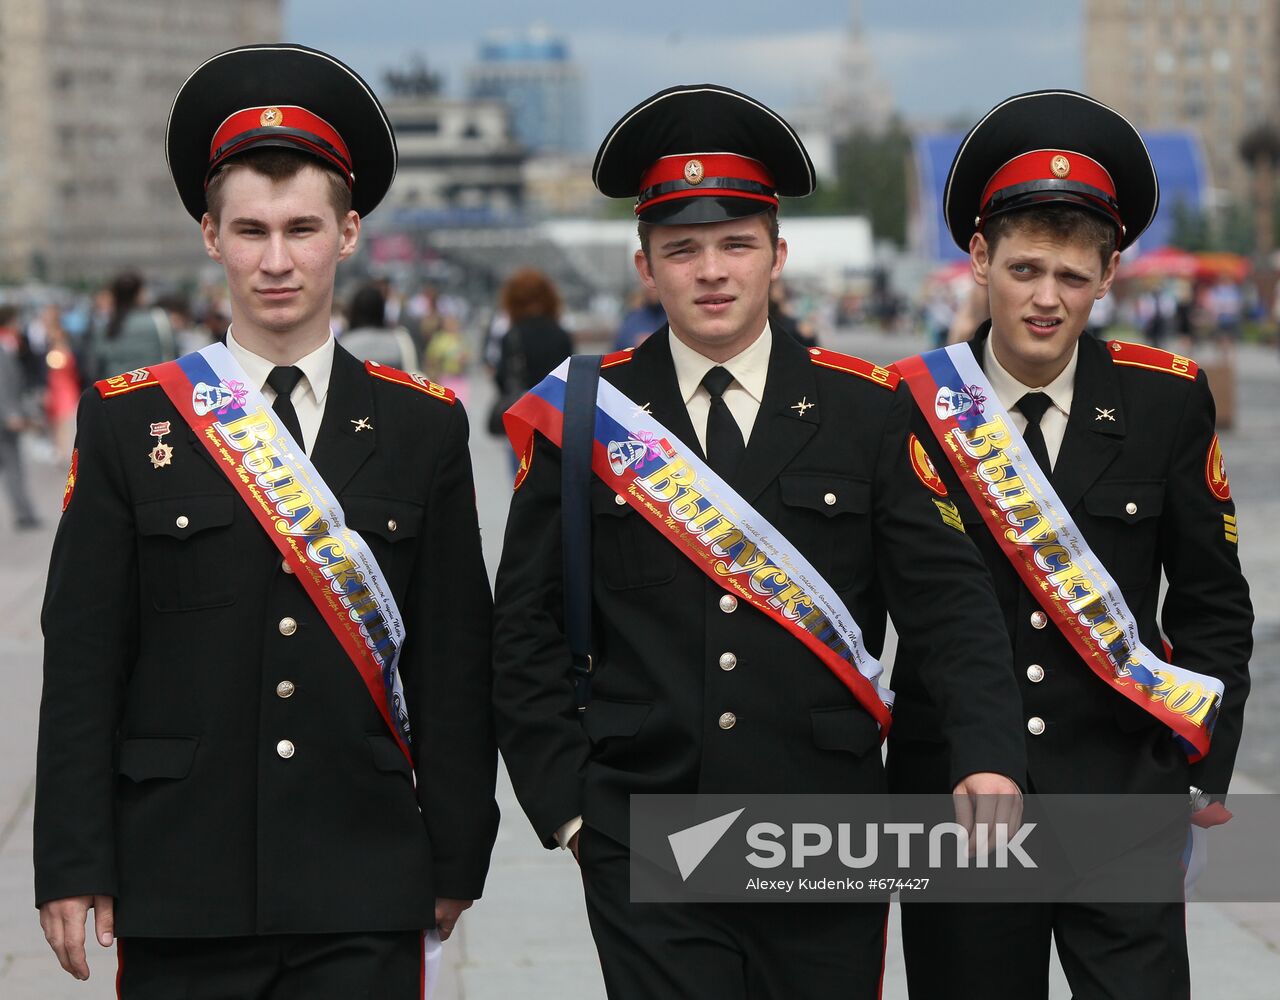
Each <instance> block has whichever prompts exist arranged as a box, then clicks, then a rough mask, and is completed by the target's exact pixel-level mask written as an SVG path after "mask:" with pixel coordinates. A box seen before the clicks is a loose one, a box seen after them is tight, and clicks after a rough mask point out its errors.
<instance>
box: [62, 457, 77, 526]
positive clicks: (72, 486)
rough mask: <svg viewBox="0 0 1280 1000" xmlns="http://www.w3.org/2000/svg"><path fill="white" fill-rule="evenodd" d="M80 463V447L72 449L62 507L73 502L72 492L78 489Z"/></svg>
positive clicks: (63, 489)
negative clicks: (77, 476) (77, 470)
mask: <svg viewBox="0 0 1280 1000" xmlns="http://www.w3.org/2000/svg"><path fill="white" fill-rule="evenodd" d="M79 465H80V449H79V448H72V449H71V468H69V469H68V470H67V485H66V486H64V487H63V488H62V509H63V510H64V511H65V510H66V509H67V504H69V503H71V494H72V493H74V492H75V491H76V468H77V467H78V466H79Z"/></svg>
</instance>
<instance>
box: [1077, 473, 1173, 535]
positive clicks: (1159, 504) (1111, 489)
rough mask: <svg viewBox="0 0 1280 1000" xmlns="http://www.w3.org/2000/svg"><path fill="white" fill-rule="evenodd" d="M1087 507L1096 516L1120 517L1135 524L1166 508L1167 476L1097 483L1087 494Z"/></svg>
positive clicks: (1156, 514)
mask: <svg viewBox="0 0 1280 1000" xmlns="http://www.w3.org/2000/svg"><path fill="white" fill-rule="evenodd" d="M1084 509H1085V510H1087V511H1088V512H1089V513H1090V514H1093V515H1094V516H1095V517H1118V518H1120V519H1121V520H1122V521H1124V522H1125V523H1126V524H1136V523H1137V522H1138V521H1143V520H1146V519H1147V518H1149V517H1158V516H1159V515H1160V513H1161V512H1162V511H1163V510H1164V480H1163V479H1156V480H1150V479H1148V480H1141V481H1138V480H1131V481H1128V482H1125V481H1116V482H1109V483H1096V484H1094V486H1093V488H1092V489H1090V490H1089V492H1088V493H1086V494H1085V496H1084Z"/></svg>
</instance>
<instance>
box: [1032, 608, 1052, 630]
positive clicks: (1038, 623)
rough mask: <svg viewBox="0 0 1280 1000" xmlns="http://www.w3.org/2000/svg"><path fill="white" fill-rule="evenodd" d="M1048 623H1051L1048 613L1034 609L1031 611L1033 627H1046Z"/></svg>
mask: <svg viewBox="0 0 1280 1000" xmlns="http://www.w3.org/2000/svg"><path fill="white" fill-rule="evenodd" d="M1048 624H1049V616H1048V615H1046V614H1045V613H1044V612H1043V611H1033V612H1032V613H1031V627H1032V628H1044V627H1045V626H1046V625H1048Z"/></svg>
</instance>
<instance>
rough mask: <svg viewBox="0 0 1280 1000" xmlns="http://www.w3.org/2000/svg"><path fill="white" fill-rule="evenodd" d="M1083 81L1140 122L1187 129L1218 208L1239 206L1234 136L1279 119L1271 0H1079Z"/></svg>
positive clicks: (1278, 54) (1277, 34) (1279, 9)
mask: <svg viewBox="0 0 1280 1000" xmlns="http://www.w3.org/2000/svg"><path fill="white" fill-rule="evenodd" d="M1085 81H1086V82H1085V88H1086V90H1087V91H1088V92H1089V94H1090V95H1092V96H1094V97H1096V98H1098V99H1099V100H1100V101H1103V102H1105V103H1107V104H1109V105H1111V106H1112V107H1114V108H1115V109H1116V110H1117V111H1119V112H1120V113H1121V114H1123V115H1125V116H1126V117H1128V118H1129V119H1130V120H1131V121H1132V122H1133V123H1134V124H1135V125H1136V126H1137V127H1138V128H1140V129H1143V130H1163V129H1173V128H1185V129H1189V130H1191V131H1193V132H1194V133H1196V134H1197V135H1198V136H1199V137H1200V140H1201V142H1202V143H1203V145H1204V149H1205V155H1206V157H1207V159H1208V161H1209V169H1210V175H1211V182H1212V184H1213V187H1214V188H1215V190H1216V191H1217V193H1218V199H1217V200H1218V202H1219V205H1220V206H1221V205H1228V204H1237V205H1247V204H1248V198H1249V173H1248V168H1247V166H1246V165H1245V164H1244V162H1243V161H1242V160H1241V159H1240V149H1239V148H1240V140H1241V138H1242V137H1243V136H1244V135H1245V134H1246V133H1247V132H1248V131H1249V130H1250V129H1251V128H1253V127H1255V126H1257V125H1259V124H1262V123H1264V122H1268V121H1270V122H1272V123H1277V124H1280V3H1277V2H1276V0H1086V2H1085Z"/></svg>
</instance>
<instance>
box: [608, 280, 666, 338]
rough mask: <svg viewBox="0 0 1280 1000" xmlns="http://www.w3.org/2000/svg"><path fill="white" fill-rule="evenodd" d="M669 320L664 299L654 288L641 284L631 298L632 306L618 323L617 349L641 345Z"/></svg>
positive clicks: (615, 336)
mask: <svg viewBox="0 0 1280 1000" xmlns="http://www.w3.org/2000/svg"><path fill="white" fill-rule="evenodd" d="M666 322H667V311H666V310H665V309H663V308H662V300H661V299H659V298H658V293H657V292H656V291H654V290H653V289H652V288H646V287H645V286H643V285H641V286H640V288H639V289H638V290H637V291H636V292H635V293H634V295H633V296H632V299H631V308H630V309H629V310H627V313H626V315H625V316H623V317H622V322H621V323H619V324H618V332H617V333H616V334H615V335H614V338H613V349H614V350H615V351H622V350H626V349H627V348H628V347H639V346H640V345H641V344H642V343H644V340H645V338H646V337H648V336H649V335H650V334H651V333H653V332H654V331H656V330H661V329H662V327H663V326H664V325H666Z"/></svg>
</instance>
